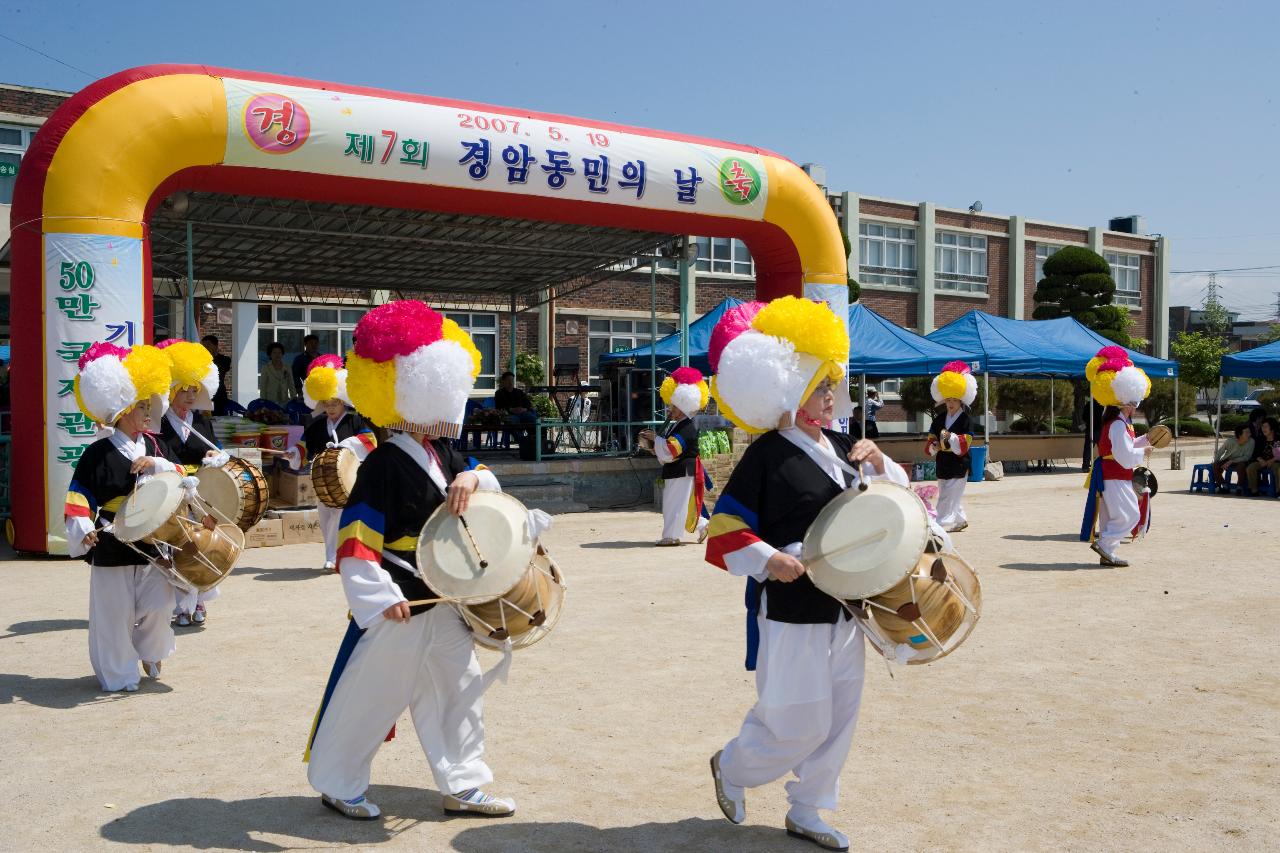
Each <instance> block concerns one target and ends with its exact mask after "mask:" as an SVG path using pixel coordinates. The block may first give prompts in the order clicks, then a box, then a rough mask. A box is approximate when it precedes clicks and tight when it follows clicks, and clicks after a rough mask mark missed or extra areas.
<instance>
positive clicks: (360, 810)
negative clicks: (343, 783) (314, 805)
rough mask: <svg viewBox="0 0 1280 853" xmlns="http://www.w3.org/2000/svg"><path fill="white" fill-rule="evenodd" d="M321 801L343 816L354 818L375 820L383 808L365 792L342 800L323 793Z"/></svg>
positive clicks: (326, 806)
mask: <svg viewBox="0 0 1280 853" xmlns="http://www.w3.org/2000/svg"><path fill="white" fill-rule="evenodd" d="M320 802H322V803H324V806H325V808H327V809H333V810H334V811H335V812H337V813H338V814H340V815H342V816H343V817H349V818H351V819H352V820H373V819H374V818H376V817H378V816H379V815H381V814H382V810H381V809H379V808H378V807H377V806H375V805H374V804H373V803H371V802H369V801H368V800H366V799H365V798H364V794H361V795H360V796H358V797H356V798H355V799H351V800H340V799H338V798H337V797H331V796H329V795H328V794H321V795H320Z"/></svg>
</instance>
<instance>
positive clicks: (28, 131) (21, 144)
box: [0, 122, 40, 205]
mask: <svg viewBox="0 0 1280 853" xmlns="http://www.w3.org/2000/svg"><path fill="white" fill-rule="evenodd" d="M39 129H40V128H38V127H32V126H31V125H24V124H11V123H8V122H5V123H3V124H0V130H16V131H18V144H17V145H14V144H11V143H0V154H8V155H10V156H16V157H17V158H18V168H21V167H22V159H23V157H25V156H26V153H27V149H28V148H30V147H31V141H32V140H33V139H35V135H36V131H38V130H39ZM0 180H5V181H8V182H9V191H8V193H7V194H8V196H9V198H8V199H7V200H4V199H3V198H2V197H0V204H6V205H8V204H13V186H14V185H15V184H16V183H17V177H16V176H14V177H6V178H2V179H0Z"/></svg>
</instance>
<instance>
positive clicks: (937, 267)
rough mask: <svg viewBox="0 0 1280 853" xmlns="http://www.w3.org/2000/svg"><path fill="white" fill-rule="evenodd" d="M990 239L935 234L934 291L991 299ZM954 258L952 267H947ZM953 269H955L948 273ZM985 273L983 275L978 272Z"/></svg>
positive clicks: (952, 232) (959, 232)
mask: <svg viewBox="0 0 1280 853" xmlns="http://www.w3.org/2000/svg"><path fill="white" fill-rule="evenodd" d="M987 245H988V244H987V238H986V236H985V235H983V234H973V233H970V232H966V231H943V230H939V231H936V232H935V233H934V272H933V277H934V282H933V286H934V290H945V291H948V292H952V293H969V294H974V295H977V296H986V295H987V282H988V278H987V277H988V266H987ZM948 256H952V260H951V263H950V264H948V263H947V258H948ZM947 266H951V267H952V269H950V270H947V269H945V268H946V267H947ZM979 269H981V272H978V270H979Z"/></svg>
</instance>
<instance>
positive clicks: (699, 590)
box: [0, 464, 1280, 853]
mask: <svg viewBox="0 0 1280 853" xmlns="http://www.w3.org/2000/svg"><path fill="white" fill-rule="evenodd" d="M1189 467H1190V466H1189V465H1188V468H1189ZM1166 468H1167V464H1160V465H1159V469H1160V470H1164V469H1166ZM1188 479H1189V476H1188V472H1185V471H1184V472H1168V471H1167V470H1164V473H1163V474H1162V480H1163V483H1162V485H1163V488H1164V491H1163V493H1162V494H1161V495H1160V496H1159V497H1158V498H1157V501H1156V516H1155V517H1156V526H1155V529H1154V531H1153V533H1152V535H1151V536H1150V537H1149V538H1148V539H1147V540H1146V541H1144V542H1141V543H1139V544H1136V545H1131V546H1127V547H1126V550H1125V555H1126V556H1128V557H1129V558H1130V559H1131V560H1133V562H1134V565H1133V567H1132V568H1129V569H1124V570H1116V569H1101V568H1099V567H1098V566H1097V565H1096V560H1095V559H1093V558H1092V554H1091V552H1089V551H1088V550H1087V548H1086V547H1085V546H1084V545H1082V544H1080V543H1079V542H1078V541H1076V540H1075V536H1074V535H1073V531H1075V530H1076V529H1077V525H1078V522H1079V517H1080V506H1081V500H1082V497H1083V492H1082V491H1081V489H1080V486H1081V477H1080V475H1079V474H1078V473H1075V472H1071V473H1065V472H1064V473H1059V474H1045V475H1019V476H1014V477H1010V478H1007V479H1005V480H1004V481H1002V482H999V483H983V484H978V485H970V490H969V492H968V496H967V501H966V503H967V507H968V511H969V514H970V517H971V519H972V527H971V528H970V529H969V530H968V531H966V532H965V533H963V534H960V535H958V536H957V540H958V545H959V548H960V549H961V552H962V553H963V554H964V555H965V556H966V557H967V558H969V560H970V561H971V562H973V563H974V564H975V565H976V566H977V567H978V568H979V570H980V572H981V574H982V580H983V583H984V589H985V596H984V597H985V600H986V607H985V612H984V613H983V617H982V621H981V623H980V624H979V626H978V628H977V630H976V631H975V633H974V635H973V636H972V638H971V639H970V640H969V642H968V643H967V644H966V645H965V646H964V647H962V648H961V649H960V650H958V651H957V652H956V653H955V654H954V655H952V656H951V657H950V658H948V659H946V660H944V661H942V662H940V663H938V664H936V665H933V666H929V667H913V668H911V669H909V670H899V671H898V673H897V675H896V677H895V678H893V679H890V677H889V675H888V674H887V672H886V668H885V666H884V665H883V664H882V663H881V662H880V661H879V660H878V659H872V658H869V659H868V664H869V665H868V681H867V686H866V691H865V693H864V702H863V711H862V717H861V720H860V725H859V729H858V734H857V737H856V740H855V743H854V748H853V751H852V754H851V756H850V759H849V762H848V764H847V766H846V769H845V774H844V779H843V783H844V793H843V801H842V804H841V808H840V810H839V811H838V812H836V813H835V814H834V815H833V817H832V822H833V823H834V824H835V825H836V826H838V827H841V828H843V829H845V830H846V831H847V832H848V833H849V834H850V835H851V836H852V837H853V839H854V849H879V850H927V849H935V850H936V849H945V850H982V851H989V850H1053V851H1058V850H1082V851H1083V850H1089V851H1094V850H1145V851H1150V850H1175V849H1177V850H1214V849H1224V850H1263V849H1268V848H1270V849H1277V847H1280V826H1278V824H1280V821H1278V816H1280V797H1277V782H1278V781H1280V766H1278V763H1280V762H1278V760H1277V759H1278V756H1280V710H1278V709H1280V679H1278V678H1277V667H1276V663H1275V650H1276V648H1277V647H1280V627H1277V626H1278V625H1280V559H1277V557H1276V550H1275V547H1274V543H1275V530H1276V526H1277V522H1278V521H1280V502H1275V501H1263V500H1245V499H1240V498H1228V497H1208V496H1198V495H1188V494H1187V493H1186V492H1185V491H1182V492H1178V491H1175V490H1174V489H1175V488H1182V489H1185V487H1186V483H1187V481H1188ZM659 527H660V519H659V518H658V516H657V515H655V514H653V513H645V512H633V513H605V514H595V515H575V516H561V517H560V518H559V519H558V520H557V524H556V527H555V529H554V530H553V531H552V532H551V533H550V535H549V540H548V541H549V544H550V546H551V547H552V549H553V552H554V555H555V556H556V558H557V559H558V560H559V562H560V563H561V564H562V566H563V567H564V569H565V571H566V573H567V576H568V579H569V582H570V592H569V599H568V607H567V610H566V613H565V617H564V619H563V621H562V622H561V624H560V626H559V628H558V629H557V630H556V631H555V633H554V634H553V635H552V636H551V637H550V638H549V639H547V640H546V641H544V642H543V643H542V644H541V645H538V646H536V647H534V648H532V649H530V650H528V651H524V652H521V653H518V655H517V660H516V662H515V667H514V669H513V672H512V675H511V680H510V682H509V683H508V684H507V685H505V686H501V685H499V686H496V687H495V688H494V690H493V691H492V692H491V693H490V694H489V701H488V709H487V724H488V732H489V737H488V747H489V757H490V760H491V763H492V765H493V766H494V769H495V772H496V773H497V775H498V780H499V781H498V783H497V784H496V785H495V786H494V787H493V790H494V791H496V792H500V793H502V794H507V795H511V796H514V797H515V798H516V799H517V801H518V802H519V813H518V814H517V815H516V816H515V817H514V818H511V819H508V820H504V821H490V822H483V821H481V822H477V821H474V820H470V821H469V820H446V819H444V817H443V815H442V813H441V810H440V797H439V794H438V793H437V792H435V791H434V790H431V789H430V785H431V777H430V774H429V772H428V771H427V768H426V765H425V761H424V759H423V756H422V753H421V751H420V748H419V747H418V745H417V742H416V739H415V738H414V737H413V734H412V728H411V723H410V722H409V721H408V719H407V717H404V718H402V719H401V722H400V737H399V738H398V739H397V740H395V741H394V742H392V743H390V744H387V745H386V746H384V748H383V749H382V751H381V753H380V754H379V757H378V759H377V762H376V764H375V766H374V785H373V787H372V789H371V790H370V797H371V799H373V800H374V801H376V802H378V803H379V804H380V805H381V806H382V809H383V812H384V814H385V819H384V820H382V821H380V822H376V823H372V824H364V823H355V822H351V821H347V820H344V819H342V818H340V817H338V816H336V815H334V814H332V813H331V812H328V811H326V810H324V809H322V808H321V807H320V803H319V800H318V797H317V796H316V795H315V794H314V793H313V792H312V791H311V790H310V788H309V787H308V785H307V782H306V776H305V772H304V767H303V765H302V763H301V753H302V748H303V743H304V740H305V738H306V735H307V730H308V727H309V725H310V721H311V717H312V714H313V712H314V710H315V705H316V703H317V701H318V699H319V698H320V693H321V690H322V688H323V685H324V682H325V678H326V676H327V674H328V670H329V667H330V663H331V661H332V658H333V654H334V651H335V650H336V648H337V645H338V642H339V639H340V637H341V635H342V632H343V630H344V619H345V606H344V602H343V597H342V591H341V588H340V584H339V582H338V580H337V579H336V578H334V577H333V576H325V575H322V574H321V573H320V572H319V571H318V570H316V569H314V568H311V567H313V566H318V565H319V562H320V558H321V552H320V547H319V546H315V545H309V546H295V547H290V548H275V549H259V550H255V551H251V552H249V554H248V557H247V559H246V560H245V561H244V563H245V565H244V566H243V567H242V568H240V569H238V570H237V572H236V574H235V575H234V576H233V577H232V578H231V579H230V580H229V581H228V582H227V583H226V584H225V586H224V593H223V596H222V600H221V601H219V602H217V603H216V604H215V605H214V607H213V615H212V618H211V620H210V622H209V625H208V627H207V628H205V629H204V630H191V631H185V632H183V633H182V634H181V636H180V638H179V641H178V653H177V655H176V656H175V657H174V658H173V659H172V660H171V661H170V662H169V663H168V664H166V667H165V671H164V679H163V680H162V681H161V682H159V683H153V682H144V686H143V688H142V691H141V692H140V693H137V694H134V695H124V694H111V695H105V694H102V693H100V692H99V691H98V689H97V685H96V682H95V681H94V679H93V676H92V674H91V671H90V669H89V662H88V655H87V649H86V640H85V629H86V622H85V617H86V613H87V606H86V599H87V595H88V573H87V571H86V570H85V568H84V566H83V564H80V563H70V562H67V561H57V560H43V561H12V562H7V563H4V564H3V565H0V572H3V576H4V595H3V596H2V597H0V626H4V628H5V630H4V632H3V633H0V704H2V705H3V706H4V707H3V709H2V710H0V768H3V772H4V776H5V791H6V795H7V796H6V808H5V809H4V810H3V814H2V815H0V847H2V848H3V849H6V850H35V849H54V850H79V849H93V848H106V847H117V846H120V845H134V846H137V847H140V848H143V849H151V848H163V847H169V846H175V847H181V848H188V847H190V848H198V849H215V848H233V849H245V850H285V849H294V848H320V847H336V846H343V845H348V844H350V845H356V846H359V847H365V848H372V847H377V848H379V849H382V848H387V849H417V850H431V851H437V850H455V851H462V853H490V851H556V853H562V852H563V851H605V850H613V851H764V850H806V849H816V848H813V847H810V846H808V845H802V844H800V843H799V842H796V841H793V840H791V839H788V838H787V837H786V836H785V835H784V834H783V832H782V829H781V828H780V827H781V824H782V817H783V814H784V812H785V808H786V806H785V799H784V792H783V790H782V787H781V783H775V784H772V785H769V786H767V787H764V788H761V789H757V790H754V791H752V792H751V793H750V795H749V797H748V818H747V823H746V824H745V825H743V826H740V827H735V826H732V825H730V824H729V823H727V822H726V821H725V820H724V819H723V818H722V817H721V816H720V813H719V811H718V809H717V808H716V805H715V801H714V798H713V795H712V789H711V785H710V781H709V774H708V772H707V759H708V756H710V755H711V753H712V752H713V751H715V750H716V749H717V748H719V747H720V746H721V745H722V744H723V743H724V742H725V741H726V740H727V739H728V738H730V737H731V736H733V734H734V733H735V732H736V730H737V727H738V724H739V722H740V721H741V718H742V715H743V713H744V712H745V711H746V710H747V708H748V707H749V705H750V704H751V702H752V699H753V688H752V682H751V679H750V677H749V676H748V674H747V673H746V672H744V671H743V669H742V651H743V649H742V614H743V611H742V605H741V592H742V587H741V584H740V582H739V581H737V580H736V579H731V578H729V577H727V576H726V575H724V574H722V573H721V572H719V571H717V570H715V569H712V568H711V567H709V566H707V565H706V564H705V563H703V562H702V560H701V549H699V548H696V547H685V548H681V549H670V550H654V549H653V548H650V547H647V546H648V544H649V543H650V542H651V541H652V540H654V539H655V538H656V537H657V535H658V531H659ZM493 660H494V657H492V656H491V655H486V656H485V662H486V664H488V663H491V662H492V661H493Z"/></svg>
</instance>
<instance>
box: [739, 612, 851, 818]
mask: <svg viewBox="0 0 1280 853" xmlns="http://www.w3.org/2000/svg"><path fill="white" fill-rule="evenodd" d="M764 613H765V604H764V603H763V602H762V603H761V605H760V617H759V621H760V651H759V656H758V658H757V661H756V692H757V694H758V696H759V698H758V699H757V701H756V704H755V707H754V708H752V709H751V710H750V711H749V712H747V718H746V720H744V721H743V723H742V730H741V731H740V732H739V733H738V736H737V737H736V738H734V739H733V740H731V741H729V743H728V745H727V746H725V748H724V754H723V755H722V756H721V757H720V768H721V771H722V772H723V773H724V779H725V781H726V782H728V783H729V784H731V785H736V786H739V787H743V788H754V787H756V786H758V785H764V784H767V783H769V782H772V781H773V780H775V779H778V778H780V777H782V776H784V775H786V774H787V773H789V772H792V773H795V775H796V778H795V779H794V780H793V781H790V782H788V783H787V800H788V802H790V803H791V804H792V805H793V806H801V807H807V808H813V809H834V808H835V807H836V800H837V797H838V796H839V794H840V770H841V768H843V767H844V761H845V758H846V757H847V756H848V754H849V746H850V744H851V743H852V742H853V730H854V726H855V725H856V723H857V721H858V706H859V704H860V703H861V700H862V678H863V663H864V659H863V640H862V631H861V630H860V629H859V628H858V625H857V623H856V622H854V621H853V620H852V619H844V618H843V617H842V618H841V619H840V621H839V622H837V623H836V624H834V625H792V624H788V623H785V622H771V621H770V620H768V619H766V618H764Z"/></svg>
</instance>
